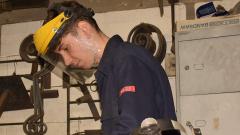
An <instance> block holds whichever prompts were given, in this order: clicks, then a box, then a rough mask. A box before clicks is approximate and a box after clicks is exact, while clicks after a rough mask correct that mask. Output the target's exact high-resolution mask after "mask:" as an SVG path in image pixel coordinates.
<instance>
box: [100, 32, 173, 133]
mask: <svg viewBox="0 0 240 135" xmlns="http://www.w3.org/2000/svg"><path fill="white" fill-rule="evenodd" d="M95 77H96V80H97V84H98V87H99V96H100V101H101V108H102V116H101V122H102V131H103V134H104V135H129V134H130V133H131V132H132V131H133V129H135V128H137V127H139V126H140V124H141V122H142V121H143V120H144V119H145V118H148V117H153V118H155V119H160V118H165V119H173V120H176V114H175V109H174V103H173V98H172V91H171V88H170V84H169V81H168V77H167V76H166V73H165V71H164V69H163V68H162V66H161V64H160V63H159V62H158V61H157V60H156V59H155V58H154V57H153V56H152V54H151V53H150V52H148V50H146V49H144V48H142V47H138V46H136V45H132V44H130V43H127V42H124V41H123V40H122V39H121V37H120V36H118V35H115V36H113V37H112V38H110V39H109V41H108V43H107V45H106V47H105V50H104V53H103V56H102V59H101V61H100V63H99V66H98V69H97V72H96V73H95Z"/></svg>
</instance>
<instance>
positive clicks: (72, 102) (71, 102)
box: [69, 100, 100, 104]
mask: <svg viewBox="0 0 240 135" xmlns="http://www.w3.org/2000/svg"><path fill="white" fill-rule="evenodd" d="M95 102H100V100H91V101H83V102H81V103H95ZM69 103H70V104H79V102H77V101H70V102H69Z"/></svg>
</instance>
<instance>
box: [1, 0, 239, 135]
mask: <svg viewBox="0 0 240 135" xmlns="http://www.w3.org/2000/svg"><path fill="white" fill-rule="evenodd" d="M237 2H238V0H231V1H229V0H224V1H221V2H214V3H216V4H221V5H223V6H224V7H225V8H226V9H227V10H228V9H230V8H232V7H233V6H234V5H235V4H236V3H237ZM201 4H202V3H198V4H196V7H197V6H199V5H201ZM95 18H96V20H97V22H98V24H99V26H100V28H101V29H102V30H103V31H104V32H105V33H106V35H108V36H110V37H111V36H113V35H114V34H119V35H120V36H122V37H123V39H124V40H126V39H127V36H128V33H129V32H130V30H131V29H132V28H133V27H134V26H136V25H138V24H140V23H142V22H145V23H150V24H153V25H155V26H157V27H158V28H160V30H161V31H162V33H163V35H164V36H165V38H166V40H167V53H170V48H171V45H172V43H171V10H170V7H165V8H164V16H163V17H160V11H159V9H158V8H149V9H139V10H129V11H120V12H107V13H97V14H96V16H95ZM185 18H186V11H185V6H184V5H182V4H179V5H177V6H176V20H184V19H185ZM41 23H42V21H34V22H25V23H18V24H6V25H3V26H2V28H1V49H0V50H1V56H2V57H1V58H0V60H9V59H17V58H19V57H18V56H10V55H16V54H18V49H19V45H20V43H21V40H22V39H23V38H24V37H25V36H27V35H28V34H30V33H32V32H34V31H35V30H36V29H37V28H38V27H39V26H40V25H41ZM6 56H10V57H6ZM162 65H163V66H164V62H163V64H162ZM14 69H15V68H14V64H12V63H11V64H0V76H6V75H11V74H12V73H13V72H14ZM16 71H17V74H22V73H30V71H31V66H30V64H26V63H17V64H16ZM169 80H170V84H171V87H172V91H173V95H174V100H175V99H176V88H175V77H169ZM23 81H24V84H25V85H26V88H27V89H30V85H31V81H29V80H27V79H24V80H23ZM52 86H53V87H52V89H58V90H59V98H57V99H46V100H45V101H44V104H45V105H44V108H45V117H44V121H45V122H46V123H47V125H48V132H47V135H66V132H67V131H66V127H67V125H66V114H67V112H66V108H67V107H66V89H63V88H62V87H61V86H62V80H61V79H60V78H59V77H57V76H56V75H54V74H52ZM91 94H92V95H93V97H94V99H98V96H97V94H96V93H94V92H91ZM81 96H82V93H81V92H80V91H79V90H78V89H76V88H72V89H71V101H74V100H76V99H77V98H79V97H81ZM98 106H99V105H98ZM98 109H99V107H98ZM31 114H33V110H32V109H29V110H23V111H14V112H4V113H3V115H2V117H1V118H0V123H8V122H23V121H24V120H25V119H26V118H27V117H28V116H30V115H31ZM89 115H90V110H89V108H88V106H87V105H84V104H81V105H71V117H80V116H81V117H82V116H89ZM98 128H100V121H97V122H95V121H93V120H82V121H71V128H70V129H71V134H73V133H76V132H81V131H83V130H84V129H98ZM0 134H1V135H24V133H23V130H22V126H0Z"/></svg>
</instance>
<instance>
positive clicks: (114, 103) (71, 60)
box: [34, 1, 176, 135]
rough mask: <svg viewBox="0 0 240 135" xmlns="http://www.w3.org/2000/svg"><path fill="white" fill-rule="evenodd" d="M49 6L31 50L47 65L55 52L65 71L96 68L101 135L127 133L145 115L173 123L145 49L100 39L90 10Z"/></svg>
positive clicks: (159, 71)
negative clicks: (34, 50)
mask: <svg viewBox="0 0 240 135" xmlns="http://www.w3.org/2000/svg"><path fill="white" fill-rule="evenodd" d="M53 7H54V8H51V9H50V10H49V16H48V18H47V19H46V20H47V21H45V24H44V25H43V26H42V27H41V28H40V29H39V30H37V31H36V33H35V34H34V43H35V46H36V49H37V50H38V52H39V54H40V56H42V57H43V58H44V59H45V60H47V61H49V62H50V63H52V64H56V61H57V60H58V61H59V59H56V55H55V54H58V55H60V56H61V57H62V59H63V62H64V64H65V67H72V68H80V69H90V68H92V67H95V66H97V71H96V73H95V77H96V80H97V84H98V86H99V95H100V100H101V107H102V117H101V122H102V130H103V134H104V135H129V134H130V133H131V132H132V131H133V129H135V128H137V127H139V126H140V124H141V122H142V121H143V120H144V119H145V118H147V117H153V118H155V119H173V120H176V115H175V111H174V104H173V99H172V93H171V88H170V85H169V82H168V78H167V76H166V74H165V72H164V70H163V68H162V67H161V64H160V63H159V62H158V61H157V60H156V59H155V58H154V57H153V56H152V55H151V54H150V53H149V52H148V51H147V50H145V49H143V48H141V47H138V46H135V45H132V44H130V43H127V42H124V41H123V40H122V39H121V37H120V36H118V35H115V36H113V37H111V38H109V37H108V36H106V35H105V34H104V33H103V32H102V31H101V30H100V29H99V27H98V25H97V23H96V21H95V20H94V18H93V15H94V13H93V11H92V10H91V9H87V8H85V7H84V6H82V5H80V4H78V3H76V2H73V1H70V2H69V1H68V2H63V3H60V4H55V6H53ZM53 57H55V58H53Z"/></svg>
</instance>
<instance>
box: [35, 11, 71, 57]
mask: <svg viewBox="0 0 240 135" xmlns="http://www.w3.org/2000/svg"><path fill="white" fill-rule="evenodd" d="M68 19H69V17H67V16H66V15H65V14H64V12H62V13H61V14H59V15H58V16H57V17H55V18H54V19H52V20H51V21H49V22H48V23H46V24H45V25H43V26H42V27H41V28H39V29H38V30H37V31H36V32H35V34H34V37H33V39H34V44H35V47H36V49H37V51H38V53H39V54H40V55H45V54H46V52H47V50H48V47H49V45H50V44H49V43H50V42H51V40H53V38H54V36H55V35H56V34H60V33H59V32H60V31H61V26H63V24H64V22H66V21H67V20H68ZM55 40H57V39H55Z"/></svg>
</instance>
